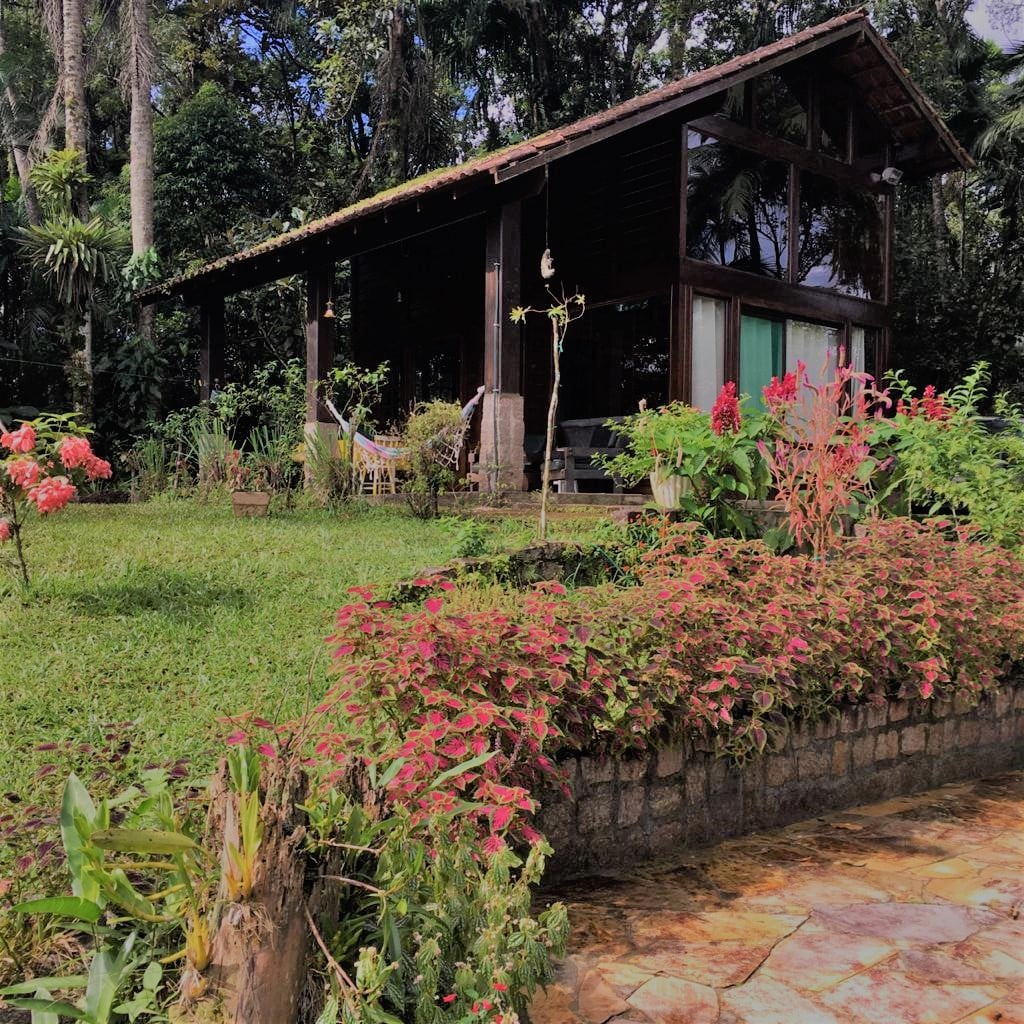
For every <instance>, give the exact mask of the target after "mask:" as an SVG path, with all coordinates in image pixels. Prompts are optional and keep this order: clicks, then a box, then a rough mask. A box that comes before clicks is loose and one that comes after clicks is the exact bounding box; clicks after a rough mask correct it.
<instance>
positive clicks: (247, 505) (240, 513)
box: [231, 491, 270, 519]
mask: <svg viewBox="0 0 1024 1024" xmlns="http://www.w3.org/2000/svg"><path fill="white" fill-rule="evenodd" d="M231 507H232V508H233V509H234V510H235V517H236V518H237V519H244V518H247V517H248V516H265V515H266V514H267V509H268V508H269V507H270V495H269V494H268V493H267V492H266V491H232V492H231Z"/></svg>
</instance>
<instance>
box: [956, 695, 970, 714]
mask: <svg viewBox="0 0 1024 1024" xmlns="http://www.w3.org/2000/svg"><path fill="white" fill-rule="evenodd" d="M973 709H974V702H973V701H972V700H971V699H970V697H967V696H965V695H964V694H960V693H958V694H957V695H956V696H955V697H954V698H953V714H954V715H969V714H970V713H971V711H972V710H973Z"/></svg>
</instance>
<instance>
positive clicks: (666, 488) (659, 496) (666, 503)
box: [651, 469, 689, 511]
mask: <svg viewBox="0 0 1024 1024" xmlns="http://www.w3.org/2000/svg"><path fill="white" fill-rule="evenodd" d="M688 483H689V481H688V480H687V479H686V477H685V476H680V475H679V474H678V473H668V472H666V471H665V470H663V469H656V470H655V471H654V472H653V473H652V474H651V493H652V494H653V495H654V500H655V502H656V504H657V505H658V507H659V508H663V509H665V511H671V510H672V509H674V508H679V504H680V501H681V500H682V497H683V494H684V493H685V492H686V485H687V484H688Z"/></svg>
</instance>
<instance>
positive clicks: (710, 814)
mask: <svg viewBox="0 0 1024 1024" xmlns="http://www.w3.org/2000/svg"><path fill="white" fill-rule="evenodd" d="M1022 766H1024V681H1016V682H1012V683H1006V684H1004V685H1003V686H1002V687H1001V688H1000V689H999V690H997V691H995V692H994V693H992V694H989V695H987V696H986V697H985V698H984V700H983V701H982V703H981V704H980V705H979V706H977V707H974V708H972V707H968V706H967V705H966V704H962V703H960V702H952V703H950V702H938V701H935V702H931V703H929V704H927V705H924V704H923V703H922V702H910V701H894V702H892V703H890V704H888V705H885V706H881V707H874V706H870V707H868V706H864V707H856V708H848V709H846V710H844V711H843V712H842V713H841V714H840V715H839V716H838V717H836V718H832V719H829V720H827V721H823V722H818V723H816V724H807V723H803V724H800V725H798V726H797V727H796V728H794V729H793V731H792V732H791V733H790V735H789V736H788V738H787V740H786V743H785V746H784V747H783V748H782V750H780V751H778V752H776V753H771V754H766V755H765V756H764V757H760V758H757V759H755V760H753V761H751V762H749V763H748V764H746V765H743V766H742V767H741V766H737V765H736V764H734V763H733V762H732V761H729V760H727V759H724V758H716V757H715V756H714V755H713V754H712V753H710V752H709V751H708V750H706V749H698V748H697V746H696V745H695V744H692V743H683V744H679V745H676V746H672V747H666V748H663V749H661V750H658V751H653V752H651V753H650V754H649V755H647V756H646V757H643V758H640V759H632V760H626V759H624V760H617V759H614V758H606V759H600V760H599V759H596V758H591V757H586V756H583V757H578V758H575V759H574V760H573V765H572V778H571V789H572V793H573V796H572V798H571V799H569V798H566V797H565V796H564V795H563V794H561V793H554V792H549V793H547V794H544V796H543V797H542V801H543V805H542V809H541V811H540V813H539V815H538V820H539V823H540V828H541V830H542V831H543V832H544V833H545V834H546V835H547V836H548V838H549V839H550V840H551V843H552V845H553V846H554V848H555V851H556V853H555V856H554V858H553V859H552V861H551V863H550V865H549V870H548V874H547V876H546V880H547V878H553V879H558V878H565V877H568V876H571V875H577V874H582V873H586V872H589V871H595V870H598V869H601V868H613V867H622V866H625V865H628V864H631V863H635V862H638V861H640V860H644V859H646V858H651V857H657V856H661V855H664V854H667V853H670V852H672V851H675V850H678V849H679V847H681V846H698V845H702V844H708V843H714V842H718V841H720V840H722V839H725V838H727V837H729V836H735V835H739V834H742V833H746V832H752V831H756V830H758V829H764V828H772V827H775V826H779V825H785V824H788V823H790V822H793V821H798V820H800V819H802V818H809V817H814V816H815V815H817V814H820V813H822V812H824V811H829V810H838V809H841V808H844V807H852V806H855V805H856V804H861V803H868V802H871V801H874V800H883V799H887V798H889V797H893V796H901V795H906V794H909V793H913V792H917V791H920V790H924V789H928V788H930V787H934V786H938V785H941V784H942V783H945V782H952V781H955V780H960V779H968V778H980V777H982V776H984V775H987V774H992V773H995V772H1000V771H1006V770H1009V769H1012V768H1019V767H1022Z"/></svg>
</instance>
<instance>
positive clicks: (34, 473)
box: [7, 459, 42, 488]
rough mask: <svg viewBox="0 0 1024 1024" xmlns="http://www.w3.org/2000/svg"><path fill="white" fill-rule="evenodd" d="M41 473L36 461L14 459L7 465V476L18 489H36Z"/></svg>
mask: <svg viewBox="0 0 1024 1024" xmlns="http://www.w3.org/2000/svg"><path fill="white" fill-rule="evenodd" d="M41 472H42V470H41V469H40V468H39V463H38V462H36V460H35V459H12V460H11V461H10V462H8V463H7V475H8V476H9V477H10V478H11V483H13V484H14V485H15V486H16V487H26V488H28V487H34V486H35V485H36V484H37V483H39V474H40V473H41Z"/></svg>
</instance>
